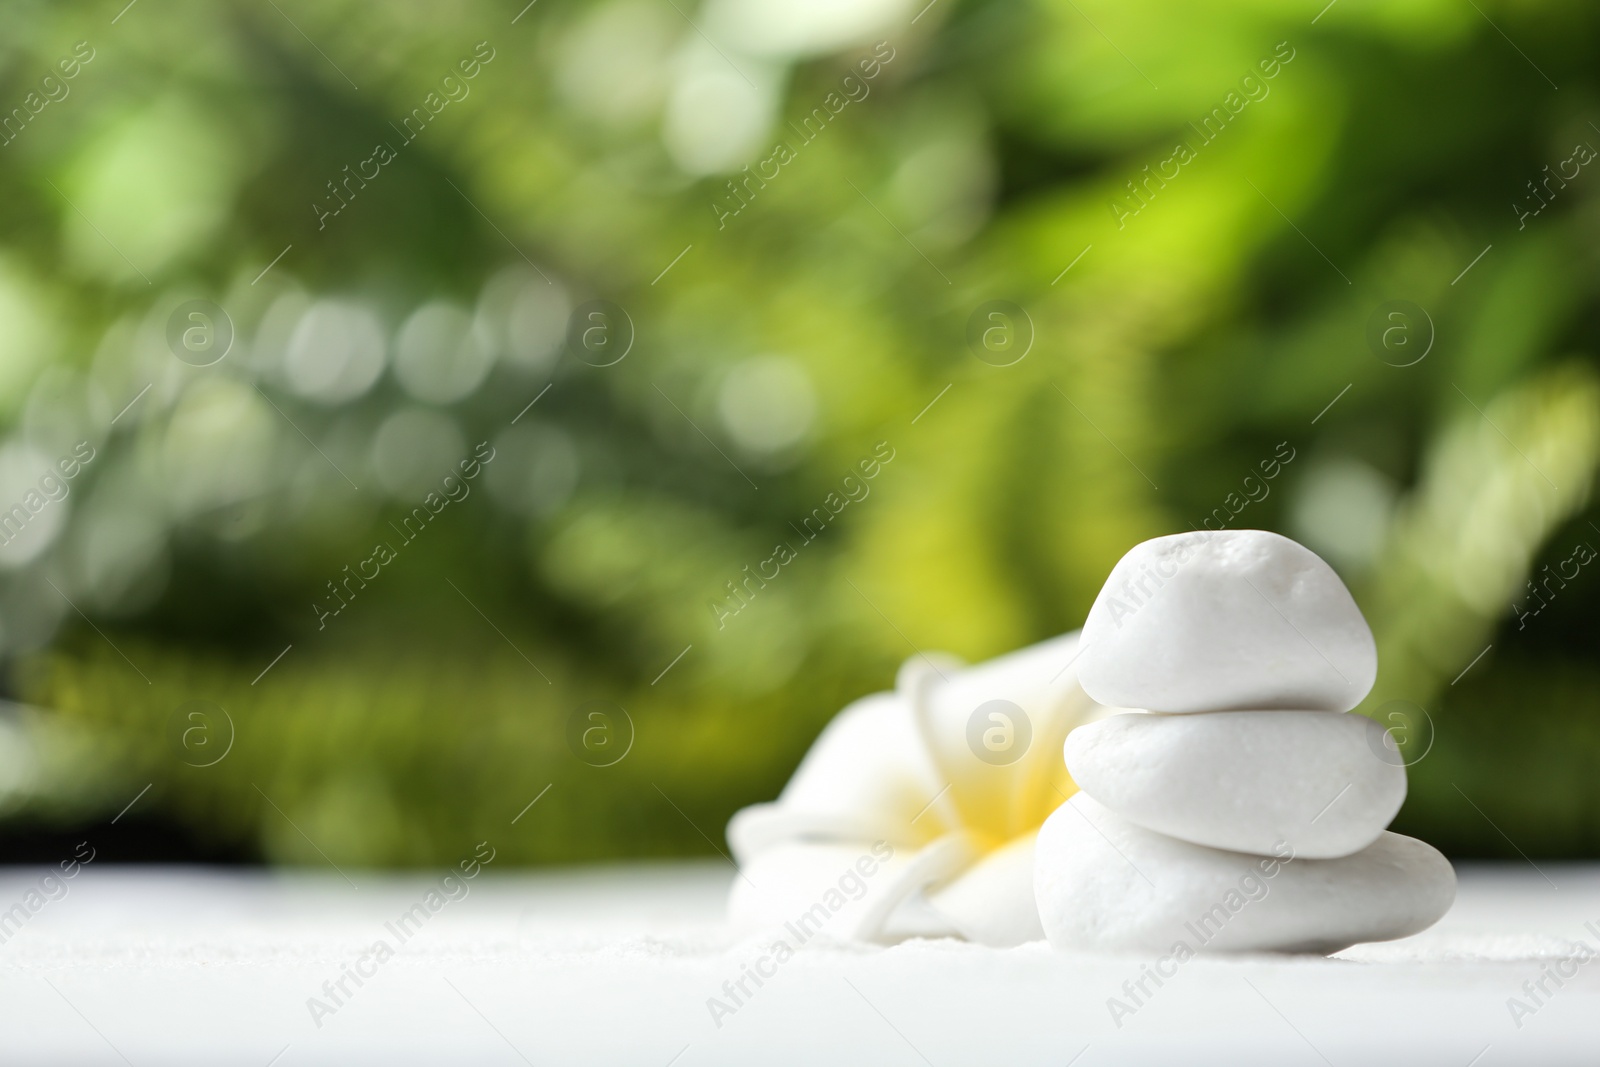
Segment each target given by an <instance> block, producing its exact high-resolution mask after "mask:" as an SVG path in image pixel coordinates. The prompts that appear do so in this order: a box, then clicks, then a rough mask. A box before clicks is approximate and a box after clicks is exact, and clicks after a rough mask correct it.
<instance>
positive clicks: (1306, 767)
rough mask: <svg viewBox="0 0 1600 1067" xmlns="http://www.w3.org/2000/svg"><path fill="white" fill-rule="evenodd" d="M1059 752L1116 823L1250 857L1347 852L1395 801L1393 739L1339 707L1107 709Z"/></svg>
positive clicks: (1401, 795) (1383, 821)
mask: <svg viewBox="0 0 1600 1067" xmlns="http://www.w3.org/2000/svg"><path fill="white" fill-rule="evenodd" d="M1065 751H1066V758H1067V770H1068V772H1070V773H1071V775H1072V780H1073V781H1074V782H1076V783H1078V788H1080V789H1082V790H1083V791H1084V792H1085V793H1087V794H1089V795H1090V796H1091V797H1093V798H1094V799H1095V800H1097V801H1099V802H1100V803H1101V804H1104V805H1105V806H1106V807H1108V808H1110V809H1111V810H1112V811H1114V812H1116V813H1117V814H1118V815H1120V816H1122V817H1123V818H1124V819H1127V820H1129V821H1130V822H1133V823H1136V824H1138V825H1139V826H1142V827H1144V828H1145V829H1147V830H1155V831H1157V832H1158V833H1163V834H1167V835H1168V836H1170V837H1176V838H1180V839H1182V840H1184V841H1188V842H1191V843H1193V844H1196V845H1209V846H1211V847H1212V848H1223V849H1231V850H1233V851H1235V852H1251V853H1256V854H1258V855H1262V856H1270V855H1273V854H1275V851H1276V850H1279V849H1281V848H1283V847H1284V846H1287V847H1288V848H1290V849H1292V850H1293V851H1294V854H1295V855H1296V856H1298V857H1301V858H1303V859H1328V858H1332V857H1336V856H1348V855H1350V854H1351V853H1353V852H1359V851H1360V850H1361V849H1363V848H1366V847H1367V846H1368V845H1370V844H1372V842H1373V841H1375V840H1376V839H1377V837H1378V835H1379V834H1380V833H1382V832H1383V829H1384V827H1386V826H1388V825H1389V823H1390V822H1391V821H1392V820H1393V819H1394V817H1395V813H1396V812H1398V811H1399V810H1400V804H1401V802H1402V801H1404V800H1405V797H1406V772H1405V767H1404V766H1403V765H1402V761H1401V758H1400V755H1399V753H1398V751H1397V750H1396V749H1395V744H1394V739H1393V738H1392V737H1391V736H1390V735H1389V732H1388V731H1387V730H1385V729H1384V728H1383V727H1381V726H1379V725H1378V724H1377V723H1376V722H1373V721H1372V720H1371V719H1369V718H1367V717H1366V716H1365V715H1355V714H1351V713H1348V712H1338V711H1215V712H1211V713H1210V714H1193V715H1160V714H1132V715H1113V716H1111V717H1110V718H1108V719H1102V720H1101V721H1099V722H1095V723H1090V724H1089V725H1087V726H1080V727H1078V728H1077V729H1076V730H1074V731H1072V733H1070V734H1069V735H1067V741H1066V745H1065Z"/></svg>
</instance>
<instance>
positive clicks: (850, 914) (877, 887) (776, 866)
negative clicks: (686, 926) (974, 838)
mask: <svg viewBox="0 0 1600 1067" xmlns="http://www.w3.org/2000/svg"><path fill="white" fill-rule="evenodd" d="M974 855H975V854H974V852H973V850H972V846H971V843H970V841H969V840H968V839H967V838H966V837H965V835H962V834H948V835H946V836H944V837H941V838H939V839H938V840H937V841H935V842H933V843H932V844H929V845H927V846H926V847H924V848H920V849H916V850H911V849H895V848H893V847H892V846H889V845H888V844H887V843H886V842H882V841H879V842H868V841H862V842H856V843H835V844H817V843H810V842H805V843H789V844H781V845H777V846H775V847H772V848H768V849H767V850H765V851H764V852H762V853H760V854H759V855H757V856H756V857H754V858H753V859H752V860H751V861H750V862H748V863H745V864H741V866H740V869H739V876H738V877H737V878H735V879H734V883H733V892H732V893H731V894H730V895H729V898H728V919H729V921H730V922H731V923H732V924H733V925H734V926H735V927H736V928H738V929H740V930H742V931H754V930H760V929H766V928H781V930H782V931H784V932H786V933H787V934H788V939H789V941H790V943H791V944H792V945H794V947H796V948H798V947H799V944H797V943H796V942H800V943H803V942H804V941H807V940H810V939H811V938H812V937H814V936H816V935H817V934H818V933H823V934H825V935H827V936H828V937H830V938H832V939H835V940H839V941H874V940H879V939H880V938H881V937H882V934H883V931H884V928H885V926H886V925H887V923H888V919H889V916H890V915H891V914H892V913H893V912H894V910H895V908H896V907H897V906H898V905H899V904H900V903H901V902H902V901H904V900H905V899H906V898H907V897H909V896H911V895H912V894H914V893H917V892H919V891H920V890H922V889H924V888H926V887H927V886H929V885H933V884H935V883H938V882H942V881H945V880H947V879H948V878H950V877H951V876H952V875H953V874H955V873H956V872H957V871H960V870H962V869H963V868H964V867H966V866H967V865H969V864H970V863H971V862H972V860H973V858H974Z"/></svg>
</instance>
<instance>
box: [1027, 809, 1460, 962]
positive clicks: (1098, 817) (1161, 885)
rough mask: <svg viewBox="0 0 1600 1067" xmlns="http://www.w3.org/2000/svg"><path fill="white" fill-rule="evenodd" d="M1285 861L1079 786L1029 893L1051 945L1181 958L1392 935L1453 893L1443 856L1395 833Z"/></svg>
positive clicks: (1335, 945)
mask: <svg viewBox="0 0 1600 1067" xmlns="http://www.w3.org/2000/svg"><path fill="white" fill-rule="evenodd" d="M1285 857H1286V858H1284V859H1281V860H1280V859H1277V858H1267V857H1261V856H1249V855H1245V854H1243V853H1239V852H1224V851H1222V850H1220V849H1214V848H1206V847H1205V846H1203V845H1191V844H1189V843H1188V842H1187V841H1179V840H1177V839H1176V838H1171V837H1167V836H1165V835H1163V834H1158V833H1155V832H1154V831H1151V830H1146V829H1144V828H1143V827H1140V826H1135V825H1134V824H1133V823H1131V822H1128V821H1127V820H1126V819H1123V818H1121V817H1119V816H1117V815H1115V814H1113V813H1112V812H1111V811H1109V810H1108V809H1106V808H1105V807H1104V806H1102V805H1101V804H1099V803H1097V802H1096V801H1095V800H1094V799H1093V798H1092V797H1090V796H1088V795H1086V794H1084V793H1079V794H1077V795H1076V796H1074V797H1073V798H1072V799H1071V800H1070V801H1068V802H1067V803H1066V804H1063V805H1062V806H1061V807H1060V808H1058V809H1057V810H1056V812H1055V813H1054V814H1053V815H1051V816H1050V818H1049V819H1047V820H1045V824H1044V826H1043V827H1042V828H1041V829H1040V831H1039V838H1038V842H1037V844H1036V846H1035V856H1034V894H1035V896H1036V898H1037V900H1038V904H1039V918H1040V921H1041V923H1042V924H1043V926H1044V931H1045V936H1046V937H1047V938H1048V939H1049V941H1050V944H1051V945H1052V946H1054V947H1055V948H1057V949H1066V950H1079V951H1101V952H1138V953H1151V954H1164V955H1177V956H1180V957H1182V958H1184V959H1186V958H1188V956H1189V955H1192V954H1196V953H1202V952H1317V953H1329V952H1337V951H1339V950H1340V949H1343V948H1347V947H1349V946H1350V945H1354V944H1358V943H1361V942H1365V941H1392V940H1394V939H1396V938H1400V937H1406V936H1409V935H1410V934H1414V933H1417V932H1418V931H1421V930H1425V929H1427V928H1428V927H1429V926H1432V925H1433V924H1434V923H1435V922H1437V921H1439V919H1440V918H1441V917H1442V916H1443V915H1444V913H1445V912H1446V911H1448V910H1449V909H1450V905H1451V903H1452V902H1453V901H1454V900H1455V887H1456V878H1455V871H1454V870H1453V869H1452V868H1451V866H1450V861H1449V860H1447V859H1445V858H1444V857H1443V856H1442V855H1440V854H1439V852H1438V851H1437V850H1436V849H1434V848H1433V847H1432V846H1430V845H1427V844H1424V843H1423V842H1421V841H1417V840H1415V839H1414V838H1409V837H1402V836H1401V835H1399V834H1392V833H1387V832H1385V833H1384V834H1382V835H1381V836H1380V837H1379V838H1378V840H1376V841H1374V842H1373V843H1372V844H1371V845H1369V846H1367V847H1366V848H1365V849H1363V850H1362V851H1360V852H1357V853H1356V854H1355V855H1353V856H1345V857H1342V858H1340V859H1300V858H1292V857H1288V854H1287V851H1285ZM1180 945H1181V946H1183V947H1182V949H1181V950H1180V949H1179V947H1178V946H1180Z"/></svg>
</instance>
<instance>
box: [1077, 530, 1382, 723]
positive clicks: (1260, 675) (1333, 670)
mask: <svg viewBox="0 0 1600 1067" xmlns="http://www.w3.org/2000/svg"><path fill="white" fill-rule="evenodd" d="M1083 645H1084V648H1083V653H1082V655H1081V656H1080V657H1079V660H1078V664H1077V667H1078V678H1079V681H1080V682H1081V683H1082V685H1083V689H1084V692H1086V693H1088V694H1089V696H1091V697H1093V698H1094V699H1095V700H1096V701H1098V702H1099V703H1101V704H1108V705H1111V706H1114V707H1124V708H1146V709H1149V710H1151V711H1166V712H1189V711H1222V710H1228V709H1243V708H1305V709H1309V710H1317V711H1348V710H1350V709H1351V708H1353V707H1355V706H1356V705H1357V704H1358V703H1360V702H1361V699H1362V698H1363V697H1364V696H1366V695H1367V692H1368V691H1369V690H1370V689H1371V688H1372V683H1373V680H1374V679H1375V678H1376V677H1377V671H1378V654H1377V648H1376V646H1375V645H1374V643H1373V640H1372V631H1371V630H1369V629H1368V628H1367V623H1366V620H1365V619H1363V618H1362V616H1361V609H1359V608H1358V607H1356V603H1355V601H1354V600H1353V599H1352V598H1351V596H1350V592H1349V590H1347V589H1346V588H1345V587H1344V583H1343V582H1341V581H1340V580H1339V576H1338V575H1336V574H1335V573H1334V572H1333V569H1332V568H1330V567H1329V566H1328V565H1327V564H1326V563H1324V562H1323V561H1322V560H1321V559H1320V558H1319V557H1318V556H1317V555H1316V553H1314V552H1312V551H1311V550H1310V549H1308V548H1305V547H1304V546H1303V545H1299V544H1296V543H1295V542H1294V541H1291V540H1289V539H1288V538H1287V537H1280V536H1279V535H1278V534H1274V533H1268V532H1266V531H1264V530H1223V531H1217V532H1195V533H1187V534H1175V535H1173V536H1170V537H1158V538H1155V539H1154V540H1151V541H1146V542H1144V543H1143V544H1140V545H1135V546H1134V547H1133V549H1131V550H1130V551H1129V552H1128V554H1127V555H1125V556H1123V557H1122V559H1121V560H1120V561H1119V562H1118V563H1117V565H1116V566H1115V567H1114V568H1112V571H1111V576H1110V577H1109V578H1107V579H1106V584H1105V587H1104V588H1103V589H1101V591H1100V595H1099V596H1098V597H1097V598H1096V599H1095V602H1094V606H1093V607H1092V608H1091V609H1090V610H1089V618H1088V621H1087V622H1085V623H1084V627H1083Z"/></svg>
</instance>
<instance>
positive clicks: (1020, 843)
mask: <svg viewBox="0 0 1600 1067" xmlns="http://www.w3.org/2000/svg"><path fill="white" fill-rule="evenodd" d="M1037 837H1038V833H1037V831H1035V832H1032V833H1028V834H1024V835H1023V836H1022V837H1019V838H1016V839H1015V840H1013V841H1011V842H1009V843H1008V844H1006V845H1005V846H1004V847H1003V848H1000V849H997V850H995V851H994V852H991V853H989V854H988V855H987V856H984V857H983V858H982V859H980V860H979V861H978V862H977V863H975V864H973V865H972V866H971V867H970V868H968V869H967V870H966V871H964V872H962V873H961V874H959V875H957V876H956V877H955V878H954V879H953V880H952V881H950V882H949V883H948V884H947V885H945V886H944V887H942V888H940V889H938V890H936V891H934V892H931V893H929V894H928V903H929V905H930V906H931V907H932V908H933V910H934V911H935V912H937V913H938V914H939V915H941V916H943V917H944V918H945V919H946V920H948V921H949V923H950V925H951V926H953V927H955V929H956V930H958V931H960V933H961V936H962V937H964V938H966V939H967V940H968V941H974V942H976V943H978V944H980V945H992V946H994V947H996V948H1010V947H1011V946H1013V945H1020V944H1023V943H1024V942H1027V941H1042V940H1043V939H1044V927H1043V926H1042V925H1041V924H1040V922H1039V906H1038V904H1037V903H1035V901H1034V897H1033V844H1034V840H1035V839H1036V838H1037Z"/></svg>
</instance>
